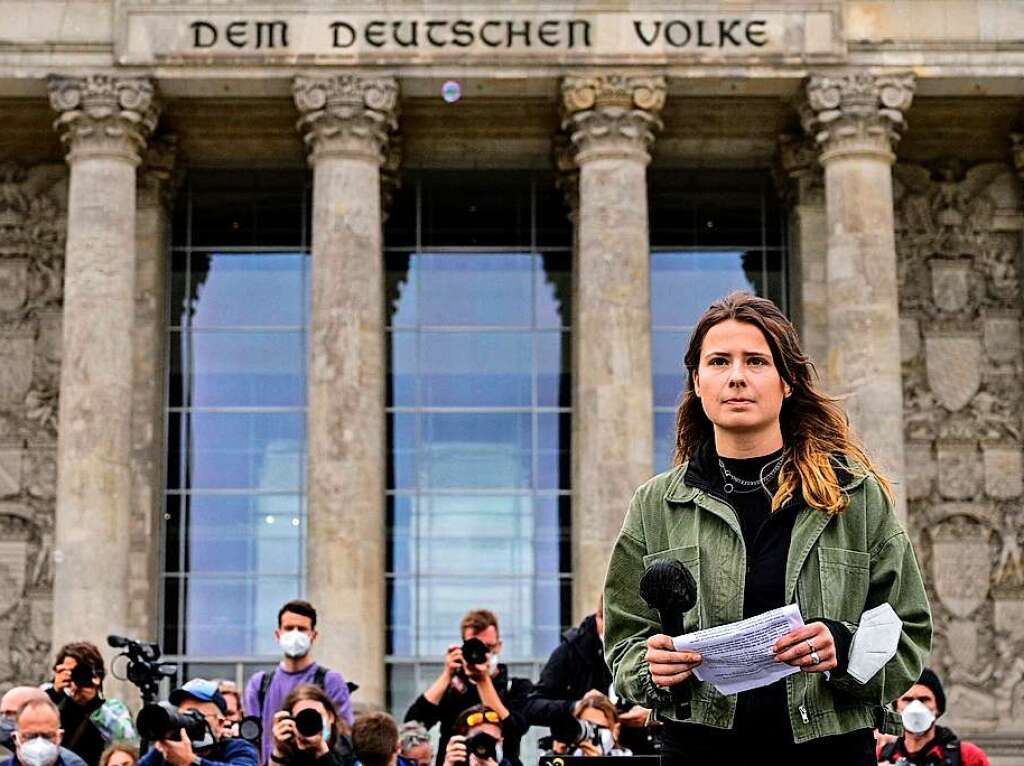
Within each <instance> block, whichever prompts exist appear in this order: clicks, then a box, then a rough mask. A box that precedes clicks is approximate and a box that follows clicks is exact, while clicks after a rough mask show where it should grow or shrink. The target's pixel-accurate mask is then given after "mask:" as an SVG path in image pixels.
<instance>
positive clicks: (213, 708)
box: [138, 678, 257, 766]
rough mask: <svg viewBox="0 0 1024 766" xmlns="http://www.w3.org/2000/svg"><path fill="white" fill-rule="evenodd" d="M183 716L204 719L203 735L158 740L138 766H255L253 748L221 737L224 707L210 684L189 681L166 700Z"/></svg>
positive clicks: (225, 717)
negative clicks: (191, 714) (194, 738)
mask: <svg viewBox="0 0 1024 766" xmlns="http://www.w3.org/2000/svg"><path fill="white" fill-rule="evenodd" d="M167 701H168V702H170V703H171V704H172V705H176V706H177V708H178V710H179V711H180V712H182V713H186V712H188V711H189V710H197V711H198V712H199V713H200V714H201V715H202V716H203V718H205V719H206V731H205V732H204V735H203V737H202V738H201V739H200V740H198V741H192V739H190V738H189V736H188V733H187V732H186V731H185V730H184V729H182V730H181V731H180V732H179V733H178V736H179V738H178V739H159V740H157V741H156V742H154V743H153V749H152V750H150V751H149V752H148V753H146V754H145V755H144V756H142V758H141V759H140V760H139V763H138V766H257V757H256V748H255V747H254V746H253V745H251V744H250V743H248V742H246V741H245V740H244V739H232V738H228V737H225V736H224V727H225V724H226V722H227V714H228V704H227V702H225V701H224V696H223V695H222V694H221V693H220V691H219V690H218V689H217V684H216V682H214V681H207V680H206V679H204V678H193V679H192V680H190V681H189V682H188V683H187V684H185V685H184V686H182V687H181V688H179V689H175V690H174V691H173V692H171V695H170V697H168V699H167Z"/></svg>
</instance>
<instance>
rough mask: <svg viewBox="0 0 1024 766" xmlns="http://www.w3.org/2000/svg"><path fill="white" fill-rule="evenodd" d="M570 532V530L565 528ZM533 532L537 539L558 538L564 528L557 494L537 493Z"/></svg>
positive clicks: (534, 502)
mask: <svg viewBox="0 0 1024 766" xmlns="http://www.w3.org/2000/svg"><path fill="white" fill-rule="evenodd" d="M564 532H566V533H568V530H567V529H566V530H564ZM533 534H534V539H535V540H543V541H548V540H558V539H559V538H560V537H561V535H562V534H563V529H562V526H561V522H560V520H559V515H558V497H557V496H556V495H535V496H534V498H533Z"/></svg>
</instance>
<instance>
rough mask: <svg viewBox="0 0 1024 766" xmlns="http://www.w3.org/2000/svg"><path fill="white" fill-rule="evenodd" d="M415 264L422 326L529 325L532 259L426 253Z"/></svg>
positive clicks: (505, 254) (509, 256)
mask: <svg viewBox="0 0 1024 766" xmlns="http://www.w3.org/2000/svg"><path fill="white" fill-rule="evenodd" d="M417 260H418V261H419V276H420V290H419V303H420V306H419V309H420V321H421V323H422V324H424V325H456V326H458V325H505V326H518V327H529V326H531V325H532V324H533V310H532V306H533V303H532V292H533V291H532V287H533V284H532V283H533V272H532V265H533V264H532V262H533V256H531V255H528V254H517V253H487V254H481V255H470V254H444V255H442V254H437V253H429V254H423V255H419V256H417Z"/></svg>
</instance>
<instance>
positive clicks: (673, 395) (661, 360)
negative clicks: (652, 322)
mask: <svg viewBox="0 0 1024 766" xmlns="http://www.w3.org/2000/svg"><path fill="white" fill-rule="evenodd" d="M689 340H690V333H688V332H671V331H668V330H655V331H654V332H653V333H651V365H652V366H653V367H654V406H655V407H675V406H676V404H677V403H678V402H679V396H680V394H681V393H682V391H683V383H684V380H685V379H684V377H683V376H684V375H685V373H684V371H683V354H685V353H686V344H687V343H688V342H689Z"/></svg>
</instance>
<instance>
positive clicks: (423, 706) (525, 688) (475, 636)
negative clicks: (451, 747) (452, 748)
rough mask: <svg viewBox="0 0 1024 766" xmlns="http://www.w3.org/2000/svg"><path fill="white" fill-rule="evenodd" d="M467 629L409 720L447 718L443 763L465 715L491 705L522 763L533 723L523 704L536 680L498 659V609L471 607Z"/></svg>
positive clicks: (511, 753)
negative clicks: (513, 673)
mask: <svg viewBox="0 0 1024 766" xmlns="http://www.w3.org/2000/svg"><path fill="white" fill-rule="evenodd" d="M461 631H462V641H463V643H462V645H461V646H460V645H458V644H452V645H451V646H449V647H448V653H447V656H446V657H445V665H444V670H442V671H441V675H439V676H438V677H437V680H436V681H434V683H433V684H431V685H430V688H428V689H427V690H426V691H425V692H424V693H423V694H421V695H420V696H419V697H418V698H417V699H416V701H415V702H413V704H412V705H411V706H410V707H409V710H408V711H406V714H405V720H406V721H420V722H421V723H422V724H423V725H424V726H425V727H426V728H427V729H430V728H432V727H433V726H434V724H435V723H438V722H440V723H441V741H440V743H439V745H438V754H437V764H438V766H441V764H442V763H443V762H444V759H445V758H446V755H445V750H446V747H447V744H448V739H449V738H450V737H451V736H452V734H454V733H455V722H456V719H458V718H459V714H460V713H462V711H464V710H466V709H467V708H470V707H472V706H474V705H480V704H483V705H486V706H487V707H488V708H489V709H490V710H491V711H493V712H494V713H496V714H497V716H498V720H499V721H500V722H501V728H502V730H503V733H504V739H505V755H506V756H507V758H508V759H509V761H511V762H512V763H518V762H519V743H520V740H522V738H523V735H524V734H525V733H526V730H527V729H528V728H529V724H528V723H527V721H526V717H525V716H524V715H523V706H524V705H525V703H526V697H527V695H528V694H529V692H530V682H529V681H528V680H526V679H525V678H512V679H510V678H509V677H508V668H507V667H506V666H505V665H502V664H499V663H498V654H499V653H500V652H501V638H500V635H499V632H498V618H497V617H496V616H495V614H494V612H491V611H488V610H486V609H478V610H475V611H472V612H469V613H468V614H467V615H466V616H465V617H464V618H463V619H462V625H461ZM466 653H468V654H469V655H470V656H465V654H466Z"/></svg>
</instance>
